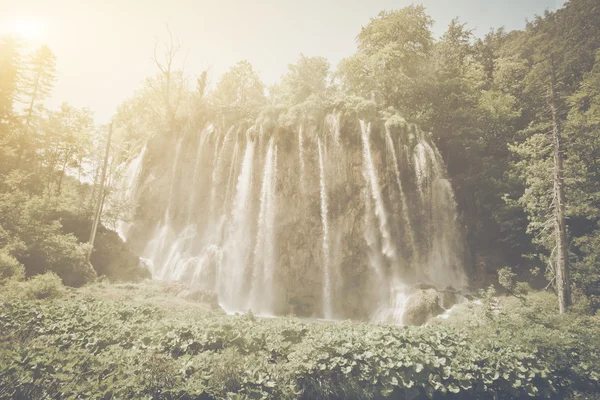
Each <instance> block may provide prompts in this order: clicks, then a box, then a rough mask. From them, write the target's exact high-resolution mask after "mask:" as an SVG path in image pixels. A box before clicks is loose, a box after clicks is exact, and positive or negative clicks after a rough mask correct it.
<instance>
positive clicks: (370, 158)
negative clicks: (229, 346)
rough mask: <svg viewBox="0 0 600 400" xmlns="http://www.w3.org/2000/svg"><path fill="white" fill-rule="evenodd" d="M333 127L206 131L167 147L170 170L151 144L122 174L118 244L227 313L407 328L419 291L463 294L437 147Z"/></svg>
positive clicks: (407, 128)
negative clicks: (211, 295)
mask: <svg viewBox="0 0 600 400" xmlns="http://www.w3.org/2000/svg"><path fill="white" fill-rule="evenodd" d="M341 115H342V114H341V113H337V114H330V115H328V116H327V117H326V119H325V120H324V121H320V122H319V121H316V122H315V120H314V119H312V120H308V119H307V120H305V122H304V123H302V124H299V125H298V126H296V127H293V128H289V127H283V126H279V125H277V123H272V122H269V123H268V124H265V125H255V126H252V127H250V128H249V129H247V127H244V126H237V125H235V126H225V127H223V126H218V125H214V126H213V125H207V127H206V128H205V129H203V130H201V131H200V132H198V133H196V132H191V131H190V132H187V131H186V132H184V133H183V134H182V135H181V136H179V137H178V139H172V138H171V139H167V140H170V141H167V142H166V143H170V144H169V146H170V148H171V149H174V152H171V154H173V155H174V157H172V158H168V159H167V158H166V157H165V155H164V154H163V151H162V149H163V148H164V147H165V144H164V143H165V142H157V143H156V144H155V143H154V142H153V140H158V139H151V140H150V141H149V142H148V146H147V150H144V151H143V153H142V154H140V155H139V156H138V157H136V158H134V159H133V160H132V161H131V162H130V164H129V165H128V166H127V167H126V169H125V170H126V171H127V172H126V173H125V178H124V185H127V188H131V190H133V194H132V193H129V192H128V193H126V194H125V196H126V197H127V198H128V199H130V200H131V201H133V202H136V203H137V204H138V206H137V207H132V208H134V209H136V210H137V214H136V215H135V218H134V220H133V223H134V225H133V228H132V229H128V230H127V231H124V233H125V234H127V235H128V239H129V242H130V243H131V244H132V246H134V249H136V250H137V251H138V252H139V253H140V254H141V255H142V256H143V257H146V258H149V259H150V260H151V261H152V263H153V265H154V267H153V271H152V272H153V276H154V277H155V278H158V279H181V280H185V281H186V282H189V283H190V284H193V285H197V286H198V287H202V288H205V289H210V290H214V291H215V292H216V293H217V295H218V297H219V302H220V304H221V306H222V308H223V309H224V310H226V311H227V312H236V311H243V310H249V309H250V310H252V311H253V312H255V313H258V314H261V315H281V314H285V313H296V314H297V315H302V316H313V317H324V318H333V317H334V316H335V317H339V318H357V319H369V320H374V321H378V322H387V323H402V319H403V314H404V310H405V308H406V305H407V301H408V300H409V299H410V298H411V293H413V291H414V290H415V289H414V287H417V286H418V285H422V284H426V285H429V286H432V285H433V286H435V287H438V288H440V289H445V288H446V287H447V286H452V287H454V288H460V287H461V286H464V285H465V284H466V278H465V274H464V272H463V246H462V239H461V237H462V235H461V231H460V228H459V225H458V217H457V212H456V201H455V200H454V194H453V191H452V187H451V184H450V181H449V180H448V178H447V174H446V171H445V167H444V165H443V161H442V159H441V157H440V155H439V152H438V151H437V149H436V148H435V146H434V145H433V142H432V141H431V140H430V139H429V137H428V136H427V135H425V134H424V133H423V132H420V131H419V130H418V129H416V127H414V126H412V125H409V124H407V123H405V122H398V121H400V120H401V119H399V118H397V119H396V120H395V122H394V124H381V123H379V122H378V121H371V122H366V121H363V120H357V119H354V120H352V119H343V118H342V117H341ZM402 121H403V120H402ZM244 132H245V134H244ZM148 160H151V161H148ZM138 181H139V184H138V185H137V189H135V188H134V187H135V186H136V184H135V183H134V184H129V182H138Z"/></svg>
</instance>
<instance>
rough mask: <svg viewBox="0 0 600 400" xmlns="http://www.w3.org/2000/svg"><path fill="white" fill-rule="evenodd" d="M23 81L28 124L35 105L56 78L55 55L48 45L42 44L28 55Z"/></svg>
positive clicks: (48, 91) (48, 90)
mask: <svg viewBox="0 0 600 400" xmlns="http://www.w3.org/2000/svg"><path fill="white" fill-rule="evenodd" d="M26 68H27V69H26V73H25V76H24V81H23V87H24V89H23V92H24V96H25V97H26V98H27V100H26V101H27V109H26V111H25V123H26V124H29V123H30V122H31V118H32V116H33V113H34V107H35V105H36V104H37V103H38V102H40V101H41V100H44V99H45V98H46V97H47V96H48V94H50V91H51V90H52V88H53V87H54V80H55V78H56V56H55V55H54V53H53V52H52V50H50V48H49V47H48V46H45V45H44V46H42V47H40V48H39V49H38V50H36V51H35V52H34V53H33V54H31V55H30V57H29V60H28V61H27V67H26Z"/></svg>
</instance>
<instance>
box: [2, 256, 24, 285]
mask: <svg viewBox="0 0 600 400" xmlns="http://www.w3.org/2000/svg"><path fill="white" fill-rule="evenodd" d="M24 277H25V267H24V266H23V264H21V263H20V262H19V261H17V259H16V258H14V257H13V256H11V255H10V254H8V253H6V252H3V251H0V285H3V284H5V283H6V282H8V281H9V280H11V281H20V280H23V278H24Z"/></svg>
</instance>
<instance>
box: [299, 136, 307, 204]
mask: <svg viewBox="0 0 600 400" xmlns="http://www.w3.org/2000/svg"><path fill="white" fill-rule="evenodd" d="M298 157H299V159H300V187H301V188H302V191H303V192H304V189H305V187H304V170H305V169H306V166H305V164H304V137H303V136H302V126H300V129H299V131H298Z"/></svg>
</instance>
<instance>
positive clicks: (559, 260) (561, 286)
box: [548, 55, 571, 314]
mask: <svg viewBox="0 0 600 400" xmlns="http://www.w3.org/2000/svg"><path fill="white" fill-rule="evenodd" d="M550 57H551V58H550V63H551V72H550V73H551V81H550V96H549V99H548V105H549V107H550V111H551V113H552V141H553V143H554V168H553V171H554V177H553V181H554V230H555V235H556V267H555V269H556V286H557V289H558V306H559V310H560V313H561V314H563V313H565V312H567V310H568V309H569V307H570V306H571V279H570V276H569V242H568V239H567V226H566V221H565V202H566V200H565V185H564V172H563V150H562V137H561V131H560V127H559V121H558V105H557V101H556V71H555V69H554V59H553V58H552V55H551V56H550Z"/></svg>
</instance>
